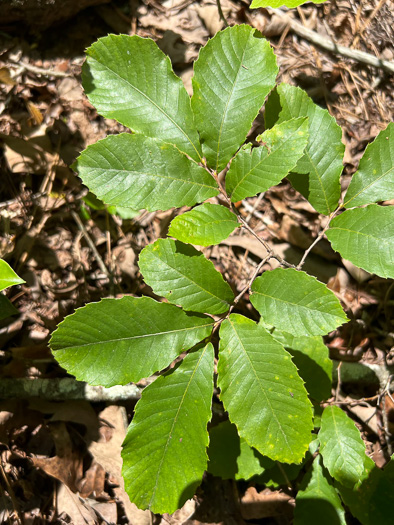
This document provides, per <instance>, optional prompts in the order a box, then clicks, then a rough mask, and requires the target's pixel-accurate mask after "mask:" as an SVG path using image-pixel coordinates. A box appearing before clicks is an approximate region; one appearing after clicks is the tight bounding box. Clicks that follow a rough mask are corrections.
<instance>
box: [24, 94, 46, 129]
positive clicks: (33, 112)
mask: <svg viewBox="0 0 394 525" xmlns="http://www.w3.org/2000/svg"><path fill="white" fill-rule="evenodd" d="M25 103H26V108H27V111H28V112H29V115H30V118H31V119H32V121H33V123H34V124H35V125H36V126H39V125H40V124H42V121H43V120H44V116H43V114H42V113H41V111H40V110H39V109H38V107H37V106H36V105H35V104H33V102H31V101H30V100H26V101H25Z"/></svg>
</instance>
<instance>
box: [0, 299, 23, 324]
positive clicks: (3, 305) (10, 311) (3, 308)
mask: <svg viewBox="0 0 394 525" xmlns="http://www.w3.org/2000/svg"><path fill="white" fill-rule="evenodd" d="M16 314H19V310H18V309H17V308H15V306H14V305H13V304H12V303H11V301H10V300H9V299H8V297H6V296H5V295H4V294H2V293H0V321H2V320H3V319H7V317H11V315H16Z"/></svg>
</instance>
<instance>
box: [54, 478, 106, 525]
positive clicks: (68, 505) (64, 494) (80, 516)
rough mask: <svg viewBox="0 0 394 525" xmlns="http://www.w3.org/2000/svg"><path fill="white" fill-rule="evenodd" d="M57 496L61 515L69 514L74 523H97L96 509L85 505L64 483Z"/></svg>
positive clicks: (58, 512)
mask: <svg viewBox="0 0 394 525" xmlns="http://www.w3.org/2000/svg"><path fill="white" fill-rule="evenodd" d="M56 496H57V497H56V510H57V514H58V515H59V517H60V516H61V515H62V514H67V515H68V516H69V518H70V519H71V523H72V524H73V525H86V524H88V525H95V524H96V523H97V520H96V514H95V513H94V511H93V510H92V509H90V508H89V507H87V506H86V505H84V504H83V503H82V501H81V500H80V498H79V496H78V495H77V494H74V493H73V492H71V490H70V489H69V488H68V487H67V486H66V485H64V484H63V483H62V484H61V485H60V487H59V490H58V491H57V495H56Z"/></svg>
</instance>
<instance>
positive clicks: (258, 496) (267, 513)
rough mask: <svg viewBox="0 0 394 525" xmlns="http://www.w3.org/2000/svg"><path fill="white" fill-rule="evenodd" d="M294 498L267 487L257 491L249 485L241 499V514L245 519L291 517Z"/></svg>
mask: <svg viewBox="0 0 394 525" xmlns="http://www.w3.org/2000/svg"><path fill="white" fill-rule="evenodd" d="M294 503H295V502H294V499H292V498H291V497H290V496H288V495H287V494H284V493H283V492H280V491H278V490H275V491H272V490H270V489H265V490H263V491H262V492H257V490H256V489H255V488H254V487H249V488H248V490H247V491H246V492H245V495H244V496H243V498H242V499H241V514H242V517H243V518H244V519H245V520H252V519H261V518H271V517H274V516H288V517H289V518H291V516H292V514H293V509H294Z"/></svg>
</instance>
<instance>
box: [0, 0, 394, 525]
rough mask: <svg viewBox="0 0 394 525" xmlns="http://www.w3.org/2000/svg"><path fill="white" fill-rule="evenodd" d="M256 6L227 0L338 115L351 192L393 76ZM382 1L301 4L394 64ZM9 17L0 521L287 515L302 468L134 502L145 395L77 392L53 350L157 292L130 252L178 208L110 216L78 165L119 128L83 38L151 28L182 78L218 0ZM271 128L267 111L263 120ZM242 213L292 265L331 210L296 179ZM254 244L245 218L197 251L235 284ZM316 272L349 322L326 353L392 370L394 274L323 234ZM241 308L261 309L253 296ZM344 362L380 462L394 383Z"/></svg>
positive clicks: (348, 396)
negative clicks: (64, 333)
mask: <svg viewBox="0 0 394 525" xmlns="http://www.w3.org/2000/svg"><path fill="white" fill-rule="evenodd" d="M248 4H249V2H245V1H242V0H233V1H230V0H222V1H221V5H222V8H223V13H224V16H225V18H226V20H227V22H228V24H230V25H233V24H238V23H248V24H250V25H252V26H254V27H256V28H257V29H259V30H260V31H261V32H262V33H263V34H264V35H265V36H266V37H267V38H268V39H269V40H270V42H271V44H272V46H273V48H274V51H275V53H276V55H277V57H278V63H279V68H280V73H279V81H284V82H289V83H291V84H295V85H297V86H300V87H302V88H303V89H305V90H306V91H307V93H308V94H309V95H310V96H311V97H312V98H313V100H314V101H315V102H316V103H318V104H320V105H322V106H323V107H325V108H327V109H328V110H329V111H330V113H331V114H332V115H333V116H334V117H335V118H336V120H337V122H338V123H339V124H340V125H341V126H342V128H343V142H344V144H345V145H346V151H345V159H344V162H345V170H344V175H343V177H342V179H343V180H342V183H343V189H345V188H346V187H347V185H348V183H349V180H350V178H351V175H352V174H353V173H354V172H355V170H356V169H357V165H358V162H359V159H360V157H361V155H362V153H363V151H364V150H365V147H366V145H367V144H368V143H370V142H371V141H372V140H373V139H374V138H375V137H376V135H377V134H378V133H379V131H380V130H382V129H384V128H385V127H386V126H387V124H388V123H389V122H391V121H392V120H393V116H394V115H393V113H394V102H393V76H392V75H391V76H390V74H389V73H388V72H387V71H385V69H384V68H382V67H372V66H367V65H364V64H362V63H360V61H359V60H358V59H357V58H355V59H353V58H345V57H344V56H342V55H341V54H333V53H329V52H327V51H324V49H322V47H320V46H319V45H312V44H311V42H310V41H309V40H308V39H307V38H304V37H301V36H299V35H297V33H296V32H295V30H294V28H293V27H292V24H291V23H290V24H289V23H288V21H283V19H282V18H281V17H280V16H278V15H277V14H275V13H274V12H273V11H270V10H265V9H260V10H255V11H251V10H250V9H249V7H248ZM390 4H391V2H390V0H388V1H382V0H380V1H379V0H372V1H369V2H365V1H359V0H336V1H334V0H333V1H328V2H326V3H324V4H321V5H319V6H315V5H311V4H307V5H306V6H303V7H302V8H298V9H296V10H293V11H292V12H291V17H292V19H293V20H296V21H297V22H298V23H299V24H301V25H302V26H304V27H306V28H309V29H311V30H313V31H314V32H315V33H317V34H318V35H319V36H320V38H321V39H330V40H332V41H334V42H336V43H337V44H341V45H343V46H345V47H347V48H349V49H350V50H357V49H359V50H362V51H365V52H367V53H369V54H370V55H372V56H373V57H379V58H380V59H384V60H387V61H391V62H392V61H393V60H394V46H393V43H394V13H393V10H392V5H391V7H390ZM1 24H2V22H1V14H0V148H1V149H0V169H1V178H0V221H1V222H0V224H1V226H0V257H1V258H4V259H5V260H6V261H7V262H8V263H9V264H10V265H11V266H12V268H13V269H14V270H15V271H16V272H17V273H18V274H19V275H20V276H21V278H23V279H24V280H25V281H26V283H25V284H22V285H20V286H17V287H13V288H11V289H9V290H8V291H7V295H8V297H9V299H10V300H11V301H12V303H13V304H14V306H15V307H16V308H17V309H18V310H19V312H20V314H19V315H16V316H13V317H11V318H8V319H6V320H3V321H1V322H0V349H1V350H0V365H1V368H0V455H1V462H0V492H1V493H0V522H1V523H10V524H22V523H23V524H33V523H34V524H39V523H55V524H63V523H73V524H77V525H79V524H85V523H92V524H93V523H97V524H101V523H131V524H133V525H145V524H146V525H148V524H153V523H154V524H159V523H162V524H173V525H175V524H182V523H185V524H189V525H197V524H200V523H217V524H219V523H223V524H225V525H228V524H230V525H231V524H242V523H264V524H283V525H285V524H287V523H291V521H292V513H293V507H294V488H295V487H296V482H297V479H296V478H295V479H294V480H286V483H284V484H278V483H276V484H275V483H273V484H271V485H270V486H266V487H262V486H261V485H258V484H257V483H254V482H253V480H252V481H249V482H245V481H242V482H234V481H230V480H225V481H223V480H220V479H219V478H215V477H213V476H211V475H209V474H207V475H206V476H205V477H204V481H203V483H202V485H201V487H200V488H199V489H198V491H197V495H196V497H195V498H194V499H193V500H190V501H189V502H187V504H186V505H185V507H184V508H183V509H181V510H180V511H178V512H177V513H175V515H173V516H168V515H164V516H160V515H153V514H151V513H150V512H149V511H140V510H138V509H136V507H135V506H134V505H132V504H130V501H129V500H128V497H127V495H126V494H125V492H124V489H123V485H122V479H121V476H120V468H121V460H120V447H121V443H122V440H123V437H124V435H125V431H126V428H127V424H128V422H129V421H130V419H131V417H132V413H133V407H134V405H135V401H136V399H135V397H134V398H132V397H131V398H130V399H129V400H126V401H124V402H118V401H117V402H115V401H114V402H109V401H99V402H90V401H89V400H86V399H82V398H83V395H82V394H81V395H77V396H74V398H72V397H73V396H72V394H70V393H69V391H68V390H67V388H68V386H67V383H64V382H63V383H62V382H61V381H60V380H62V379H63V378H66V377H67V374H66V372H65V371H64V370H62V369H61V368H60V367H59V366H58V365H57V363H56V362H55V360H54V359H53V357H52V355H51V353H50V351H49V347H48V341H49V338H50V335H51V333H52V332H53V330H54V329H55V328H56V326H57V324H58V323H59V322H60V321H61V320H62V319H63V318H64V317H65V316H66V315H68V314H70V313H72V312H73V311H74V310H75V308H77V307H80V306H82V305H84V304H86V303H87V302H90V301H98V300H99V299H101V298H103V297H108V296H112V297H120V296H122V295H123V294H125V293H126V294H133V295H137V296H139V295H150V296H154V295H153V293H152V291H151V289H150V288H149V287H147V286H146V285H145V284H144V283H143V281H142V278H141V275H140V274H139V270H138V266H137V261H138V255H139V253H140V251H141V250H142V248H143V247H144V246H145V245H146V244H147V243H150V242H153V241H154V240H156V239H157V238H158V237H162V236H165V235H166V232H167V228H168V225H169V222H170V221H171V219H172V218H173V217H174V216H175V215H176V214H177V213H178V212H179V211H177V210H170V211H166V212H154V213H148V212H144V211H143V212H141V213H138V214H135V215H134V216H132V217H126V216H119V215H113V214H111V213H109V212H108V210H106V209H100V207H99V206H97V205H96V203H95V202H94V201H92V199H91V198H90V196H89V195H88V191H87V189H86V188H85V187H84V186H83V185H82V184H81V182H80V180H79V179H78V177H77V176H76V174H75V173H74V172H73V171H72V169H71V168H70V165H71V164H72V163H73V161H74V160H75V159H76V157H77V156H78V154H79V153H80V152H81V151H82V150H83V149H84V148H85V147H86V146H87V145H89V144H92V143H94V142H96V141H97V140H98V139H101V138H103V137H105V136H106V135H107V134H108V133H118V132H119V131H122V130H123V127H122V126H120V125H119V124H117V123H116V122H115V121H111V120H107V119H104V118H102V117H101V116H99V115H97V113H96V111H95V109H94V108H93V107H92V106H91V104H90V103H89V102H88V100H87V98H86V97H85V95H84V93H83V90H82V87H81V77H80V73H81V66H82V63H83V61H84V50H85V48H86V47H88V46H89V45H90V44H91V43H93V42H94V41H95V40H96V39H97V38H99V37H101V36H104V35H106V34H108V33H128V34H137V35H140V36H143V37H150V38H153V39H154V40H155V41H157V43H158V45H159V46H160V48H161V49H162V50H163V51H164V52H165V53H167V54H168V55H169V56H170V58H171V60H172V63H173V67H174V70H175V72H176V73H177V74H178V75H179V76H180V77H181V78H182V80H183V81H184V83H185V86H186V88H187V89H188V91H189V92H190V91H191V76H192V65H193V61H194V60H195V59H196V58H197V56H198V52H199V48H200V47H201V46H202V45H204V44H205V43H206V42H207V40H208V39H209V38H210V37H212V36H213V35H214V34H215V33H216V32H217V31H219V30H220V29H223V27H224V22H223V20H221V18H220V17H219V15H218V11H217V4H216V2H215V1H214V0H203V1H201V2H195V1H193V0H166V1H164V2H159V1H158V0H130V1H126V0H114V1H112V2H110V3H106V4H104V5H99V6H95V7H89V8H87V9H85V10H83V11H81V12H80V13H79V14H77V15H76V16H74V17H73V18H72V19H69V20H67V21H64V22H62V23H60V24H57V25H52V26H51V27H48V28H44V27H43V25H45V20H43V21H42V26H41V27H39V25H35V26H32V27H24V26H22V25H20V24H18V25H12V24H9V25H7V26H2V25H1ZM261 129H262V119H261V118H260V119H259V118H258V119H257V120H256V122H255V125H254V129H253V133H257V132H258V131H259V130H261ZM239 210H240V213H242V214H243V216H244V217H245V218H246V219H247V220H248V221H249V224H250V225H251V226H252V227H253V229H254V230H255V232H257V234H258V235H259V236H262V237H263V238H264V239H265V240H267V241H269V242H272V243H274V244H275V246H276V251H277V252H279V253H282V254H286V258H287V260H288V261H289V262H293V261H295V262H297V261H299V258H300V254H302V253H303V251H305V249H306V248H307V247H308V246H309V245H310V244H311V243H312V242H313V240H314V238H315V237H316V235H317V234H318V232H319V231H320V229H321V225H322V224H324V220H325V218H324V217H323V216H321V215H319V214H317V213H316V212H315V211H314V210H313V208H312V207H311V206H310V204H309V203H308V202H307V201H306V200H305V199H303V197H301V196H300V195H299V194H298V193H296V192H295V191H294V190H293V189H292V187H291V186H290V184H289V183H288V182H287V181H284V182H283V183H281V184H280V185H278V186H277V187H275V188H273V189H271V190H270V191H268V192H266V193H265V194H264V195H263V196H262V197H256V198H251V199H247V200H246V201H243V202H242V203H240V204H239ZM260 247H261V245H260V244H259V243H258V242H257V243H256V242H255V239H254V238H253V237H251V236H249V235H246V234H245V235H244V234H240V233H236V234H233V235H232V236H231V237H230V238H229V239H228V240H226V241H224V242H223V243H221V244H220V245H219V246H217V247H214V248H212V249H210V250H208V251H206V252H205V253H206V255H207V256H208V257H210V258H211V260H212V261H213V262H214V264H215V266H216V267H217V268H219V269H220V270H221V271H222V272H223V274H224V276H225V277H226V279H227V280H228V281H229V283H230V284H231V285H232V286H233V288H234V290H235V291H238V290H241V289H242V288H243V287H244V286H245V283H247V280H248V276H249V275H250V274H251V271H252V268H254V267H255V265H256V262H258V261H259V260H260V256H261V248H260ZM306 269H307V270H308V271H309V272H310V273H312V274H314V275H316V276H317V277H318V279H320V280H321V281H323V282H325V283H328V286H329V287H330V288H331V289H332V290H334V291H335V293H336V294H337V295H338V296H339V297H340V299H341V301H342V304H343V305H344V307H345V310H346V313H347V315H348V317H349V318H350V320H351V321H350V322H349V323H348V324H347V325H345V326H344V327H342V328H340V329H338V330H337V331H335V332H333V333H331V334H330V335H329V336H327V337H326V338H325V342H326V344H327V345H328V348H329V350H330V357H331V358H332V359H333V360H335V361H337V362H339V363H342V365H343V366H345V364H346V363H355V362H361V363H367V364H375V365H378V367H381V368H382V369H383V370H387V365H390V364H392V362H393V361H394V328H393V318H394V314H393V305H394V286H393V282H392V281H390V280H387V279H381V278H378V277H375V276H373V275H370V274H368V273H366V272H364V271H361V270H359V269H357V268H356V267H354V266H353V265H352V264H351V263H349V262H347V261H343V260H342V259H341V258H340V257H339V256H338V254H336V253H335V252H334V251H333V250H332V249H331V247H330V245H329V243H328V241H326V240H324V239H323V240H322V241H321V242H320V243H319V244H318V245H317V247H316V249H315V250H314V252H313V253H312V254H311V257H310V258H309V260H308V267H307V268H306ZM239 308H240V311H244V312H245V314H246V315H249V316H250V315H252V313H251V312H250V311H249V310H248V306H247V303H246V301H245V302H241V303H240V305H239ZM342 365H340V366H342ZM339 370H341V368H339ZM337 376H338V377H339V380H338V381H337V382H336V384H335V387H334V389H333V396H336V401H338V402H342V403H343V404H342V406H343V407H344V408H345V409H346V410H347V412H348V414H349V415H350V416H351V417H352V418H353V419H354V421H355V422H356V424H357V426H358V428H359V429H360V431H361V432H362V436H363V438H364V439H365V442H366V444H367V450H368V452H369V454H370V455H371V457H373V459H374V461H375V462H376V463H377V465H378V466H384V465H385V464H386V462H387V460H388V457H389V455H390V452H391V453H392V445H391V442H390V437H391V433H392V432H394V403H393V400H392V397H391V396H390V394H389V393H387V392H386V391H385V386H384V385H383V384H380V385H376V384H373V383H365V382H360V381H357V380H354V381H353V382H352V380H351V379H350V380H349V383H346V382H345V381H342V380H341V374H340V373H338V374H337ZM45 381H47V382H46V383H44V382H45ZM33 382H35V384H36V385H41V386H38V387H37V386H35V387H32V386H31V385H32V384H33ZM11 383H12V385H13V386H12V388H13V390H12V393H11V386H10V385H11ZM44 384H45V385H46V386H45V388H47V387H48V385H52V387H48V388H49V390H48V391H47V393H46V394H45V396H44V397H46V398H45V399H44V398H43V397H41V398H39V397H34V396H33V394H32V390H31V388H38V389H40V388H44V386H42V385H44ZM65 384H66V386H64V385H65ZM15 385H17V386H15ZM59 385H60V386H59ZM141 386H143V385H141ZM78 398H79V399H78ZM352 523H357V521H356V520H354V521H352Z"/></svg>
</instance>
